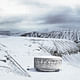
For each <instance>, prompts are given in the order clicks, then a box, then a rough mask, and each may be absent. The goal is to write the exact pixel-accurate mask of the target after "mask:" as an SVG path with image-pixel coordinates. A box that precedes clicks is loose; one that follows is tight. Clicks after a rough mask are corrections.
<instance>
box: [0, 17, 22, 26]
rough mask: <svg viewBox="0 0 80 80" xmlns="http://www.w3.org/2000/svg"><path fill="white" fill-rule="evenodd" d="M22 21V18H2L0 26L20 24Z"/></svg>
mask: <svg viewBox="0 0 80 80" xmlns="http://www.w3.org/2000/svg"><path fill="white" fill-rule="evenodd" d="M22 21H23V18H22V17H18V16H16V17H7V18H5V17H3V18H0V25H7V24H16V23H20V22H22Z"/></svg>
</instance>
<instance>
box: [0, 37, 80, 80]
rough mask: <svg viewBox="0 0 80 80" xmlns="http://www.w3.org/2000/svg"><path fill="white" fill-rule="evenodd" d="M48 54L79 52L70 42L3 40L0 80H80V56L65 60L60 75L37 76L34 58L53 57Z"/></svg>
mask: <svg viewBox="0 0 80 80" xmlns="http://www.w3.org/2000/svg"><path fill="white" fill-rule="evenodd" d="M66 45H67V46H66ZM55 46H56V47H55ZM49 50H53V51H55V50H57V52H59V53H63V54H64V53H65V54H68V53H69V52H71V53H72V52H73V53H74V52H77V51H78V48H77V47H76V44H75V43H74V42H72V41H68V40H58V39H39V38H24V37H23V38H21V37H0V80H26V79H27V80H38V79H39V80H49V79H50V80H80V75H79V74H80V62H79V60H80V54H73V55H71V56H70V55H66V56H64V57H63V63H62V70H61V71H59V72H37V71H36V70H35V69H34V56H51V54H50V53H49V52H50V51H49ZM11 57H12V58H11ZM3 60H4V61H3ZM14 60H16V61H17V62H16V61H14ZM5 61H6V62H5ZM27 69H29V70H27ZM29 75H30V76H31V77H30V76H29Z"/></svg>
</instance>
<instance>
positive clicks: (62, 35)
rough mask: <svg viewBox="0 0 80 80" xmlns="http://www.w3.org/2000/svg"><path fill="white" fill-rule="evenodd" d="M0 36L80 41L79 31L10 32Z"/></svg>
mask: <svg viewBox="0 0 80 80" xmlns="http://www.w3.org/2000/svg"><path fill="white" fill-rule="evenodd" d="M0 35H7V36H22V37H38V38H57V39H68V40H72V41H75V42H77V41H80V31H75V30H63V31H51V32H36V31H33V32H11V31H0Z"/></svg>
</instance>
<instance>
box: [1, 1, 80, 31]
mask: <svg viewBox="0 0 80 80" xmlns="http://www.w3.org/2000/svg"><path fill="white" fill-rule="evenodd" d="M79 25H80V1H79V0H0V30H29V31H31V30H45V31H49V30H53V29H56V28H57V27H59V28H64V27H67V28H70V27H75V28H76V27H78V28H79Z"/></svg>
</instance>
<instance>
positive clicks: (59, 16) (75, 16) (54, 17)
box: [41, 8, 80, 24]
mask: <svg viewBox="0 0 80 80" xmlns="http://www.w3.org/2000/svg"><path fill="white" fill-rule="evenodd" d="M79 10H80V9H78V10H77V11H76V10H72V9H71V8H63V10H62V9H61V10H59V11H58V12H55V10H53V11H51V12H50V13H49V14H47V15H46V16H44V17H43V18H41V20H44V23H42V24H60V23H61V24H64V23H67V24H69V23H80V14H79V13H80V11H79Z"/></svg>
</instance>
